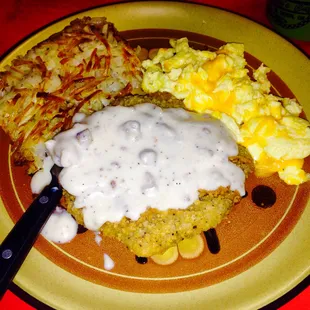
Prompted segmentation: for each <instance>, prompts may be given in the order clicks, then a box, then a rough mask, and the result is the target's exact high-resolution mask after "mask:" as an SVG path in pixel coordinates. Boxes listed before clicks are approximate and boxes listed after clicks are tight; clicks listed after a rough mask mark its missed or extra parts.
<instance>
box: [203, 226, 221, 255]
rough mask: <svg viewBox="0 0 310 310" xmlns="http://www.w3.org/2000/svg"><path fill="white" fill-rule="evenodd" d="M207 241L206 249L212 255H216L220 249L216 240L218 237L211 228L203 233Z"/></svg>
mask: <svg viewBox="0 0 310 310" xmlns="http://www.w3.org/2000/svg"><path fill="white" fill-rule="evenodd" d="M203 233H204V235H205V238H206V241H207V245H208V249H209V251H210V252H211V253H212V254H217V253H218V252H219V251H220V249H221V246H220V242H219V239H218V236H217V234H216V230H215V229H214V228H211V229H209V230H207V231H204V232H203Z"/></svg>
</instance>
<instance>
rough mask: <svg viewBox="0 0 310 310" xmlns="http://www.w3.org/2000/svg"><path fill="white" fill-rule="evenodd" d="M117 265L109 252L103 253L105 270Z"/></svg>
mask: <svg viewBox="0 0 310 310" xmlns="http://www.w3.org/2000/svg"><path fill="white" fill-rule="evenodd" d="M114 266H115V263H114V261H113V259H112V258H111V257H110V256H109V255H108V254H103V267H104V269H105V270H112V269H113V268H114Z"/></svg>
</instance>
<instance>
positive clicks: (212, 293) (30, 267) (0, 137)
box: [0, 2, 310, 309]
mask: <svg viewBox="0 0 310 310" xmlns="http://www.w3.org/2000/svg"><path fill="white" fill-rule="evenodd" d="M86 15H87V16H106V17H108V19H109V21H112V22H114V23H115V25H116V27H117V28H118V29H119V30H120V31H123V35H124V36H125V37H126V38H127V39H128V40H129V41H130V42H131V43H132V44H133V45H136V44H140V45H142V46H146V47H158V46H162V45H167V40H168V38H171V37H182V36H187V37H189V39H190V41H191V44H192V45H193V46H195V47H198V48H206V47H210V48H216V47H219V46H220V45H221V44H222V43H223V41H230V42H232V41H234V42H243V43H244V44H245V48H246V51H247V52H248V54H246V58H247V61H248V63H249V68H257V67H258V65H259V64H260V62H261V61H262V62H264V63H265V64H266V65H268V66H269V67H271V68H272V70H273V72H272V74H270V80H271V82H272V85H273V92H274V93H276V94H280V95H282V96H289V97H294V96H295V97H296V98H297V99H298V100H299V102H300V103H301V104H303V106H304V108H305V112H306V114H307V115H308V117H309V115H310V104H309V102H307V100H308V90H309V76H310V68H309V62H308V59H307V57H305V56H304V55H303V54H302V53H301V52H299V51H298V50H297V49H296V48H294V47H293V46H292V45H291V44H290V43H288V42H287V41H285V40H284V39H282V38H281V37H279V36H278V35H276V34H275V33H273V32H271V31H270V30H268V29H266V28H264V27H262V26H260V25H258V24H256V23H254V22H251V21H249V20H247V19H245V18H242V17H240V16H237V15H234V14H231V13H228V12H225V11H222V10H218V9H214V8H209V7H205V6H200V5H193V4H185V3H176V2H137V3H126V4H119V5H111V6H106V7H102V8H96V9H93V10H90V11H86V12H83V13H80V14H78V15H75V16H72V17H70V18H67V19H64V20H62V21H60V22H57V23H55V24H53V25H52V26H49V27H48V28H46V29H44V30H42V31H40V32H39V33H37V34H36V35H34V36H32V37H31V38H30V39H28V40H27V41H25V42H24V43H23V44H21V45H20V46H19V47H18V48H16V49H15V50H14V51H13V52H12V53H11V54H9V55H8V56H7V57H6V58H5V59H4V60H3V61H2V63H1V65H0V69H3V68H4V66H5V65H7V64H9V63H10V61H11V60H12V59H13V58H15V57H16V56H17V55H19V54H24V53H25V52H26V51H27V50H28V49H30V48H31V47H32V46H33V45H35V44H36V43H38V42H40V41H42V40H43V39H45V38H47V37H49V36H50V35H51V34H53V33H55V32H57V31H60V30H62V29H63V28H64V26H65V25H67V24H68V23H69V22H70V21H71V20H72V19H74V18H76V17H82V16H86ZM154 29H156V30H154ZM167 29H170V30H167ZM171 29H173V30H171ZM215 38H216V39H215ZM258 59H259V60H258ZM0 145H1V150H2V152H1V155H0V156H1V157H0V165H1V167H0V176H1V178H0V195H1V197H2V201H3V203H2V204H1V206H0V238H1V239H3V238H4V236H5V235H6V234H7V232H8V231H9V229H10V228H11V227H12V226H13V222H16V220H17V219H18V218H19V216H20V215H21V214H22V212H23V211H24V209H25V207H26V206H28V205H29V203H30V202H31V199H32V197H31V193H30V189H29V177H28V176H27V175H26V173H25V170H24V169H23V168H21V167H13V166H12V165H11V162H10V156H9V150H10V149H9V141H8V139H7V137H5V135H4V134H3V132H1V133H0ZM306 168H307V170H308V171H309V170H310V160H309V159H308V160H307V161H306ZM259 184H263V185H267V186H270V187H271V188H273V189H274V190H275V192H276V194H277V202H276V204H275V205H274V206H273V207H272V208H269V209H260V208H258V207H256V206H254V204H253V203H252V202H251V195H250V193H251V190H252V189H253V188H254V187H255V186H257V185H259ZM246 187H247V191H248V193H249V195H248V197H247V198H245V199H243V201H242V202H241V203H240V204H239V205H238V206H236V207H235V208H234V209H233V211H232V212H231V214H230V215H229V217H228V219H227V220H225V221H224V222H223V223H221V225H220V226H219V227H218V228H217V233H218V236H219V239H220V243H221V251H220V253H219V254H217V255H212V254H211V253H209V252H208V251H207V250H205V251H204V252H203V254H202V255H201V256H200V257H199V258H197V259H194V260H183V259H182V258H179V259H178V260H177V261H176V262H175V263H174V264H173V265H171V266H169V267H165V266H159V265H156V264H154V263H153V262H151V261H149V262H148V263H147V264H146V265H139V264H138V263H137V262H136V261H135V258H134V255H133V254H131V253H129V252H128V251H127V250H126V249H125V247H124V246H122V245H121V244H120V243H118V242H116V241H113V240H111V239H103V241H102V244H101V246H100V247H98V246H97V245H96V243H95V241H94V235H93V233H92V232H90V231H88V232H86V233H84V234H81V235H79V236H78V237H77V238H76V239H75V240H74V241H73V242H72V243H70V244H66V245H61V246H59V245H54V244H52V243H49V242H47V241H46V240H45V239H44V238H42V237H40V238H39V239H38V241H37V243H36V245H35V248H34V249H33V250H32V251H31V253H30V255H29V257H28V258H27V259H26V261H25V263H24V265H23V266H22V268H21V270H20V272H19V273H18V274H17V276H16V278H15V283H16V284H17V285H18V286H20V287H21V288H22V289H24V290H25V291H27V292H28V293H30V294H31V295H33V296H34V297H35V298H37V299H39V300H40V301H42V302H44V303H46V304H48V305H50V306H52V307H54V308H57V309H101V308H103V309H139V308H144V309H176V308H178V309H193V308H197V309H206V308H208V309H223V308H225V309H257V308H259V307H261V306H263V305H265V304H267V303H269V302H271V301H272V300H274V299H276V298H278V297H279V296H281V295H283V294H284V293H285V292H287V291H288V290H290V289H291V288H292V287H294V286H295V285H296V284H298V283H299V282H300V281H302V280H303V279H304V278H305V277H306V276H307V275H308V274H309V257H310V248H309V246H308V237H309V235H310V226H309V218H310V208H309V189H310V184H309V183H308V184H303V185H302V186H299V187H295V186H287V185H285V184H283V183H282V182H280V181H279V179H278V178H277V177H276V176H273V177H270V178H265V179H257V178H255V177H253V176H252V177H251V178H250V179H249V180H248V182H247V184H246ZM104 252H106V253H108V254H109V255H110V256H111V257H112V258H113V259H114V261H115V263H116V266H115V269H113V270H112V271H110V272H108V271H105V270H104V269H103V253H104ZM156 293H160V294H156Z"/></svg>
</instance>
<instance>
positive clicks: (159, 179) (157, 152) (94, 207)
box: [46, 103, 245, 230]
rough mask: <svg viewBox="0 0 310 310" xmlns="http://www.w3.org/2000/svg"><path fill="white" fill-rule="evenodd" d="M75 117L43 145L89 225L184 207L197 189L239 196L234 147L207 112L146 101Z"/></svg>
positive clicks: (241, 188) (195, 196)
mask: <svg viewBox="0 0 310 310" xmlns="http://www.w3.org/2000/svg"><path fill="white" fill-rule="evenodd" d="M80 119H81V123H76V124H75V125H74V127H73V128H72V129H70V130H67V131H65V132H62V133H60V134H58V135H57V136H56V137H55V138H54V139H53V140H50V141H48V142H46V147H47V149H48V151H49V153H50V155H51V156H52V158H53V161H54V162H55V164H57V165H59V166H62V167H64V169H63V170H62V171H61V173H60V176H59V180H60V183H61V185H62V186H63V187H64V188H65V189H66V190H67V191H68V192H69V193H70V194H72V195H74V196H75V197H76V199H75V203H74V205H75V207H76V208H82V210H83V216H84V223H85V226H86V227H87V228H88V229H91V230H97V229H98V228H99V227H100V226H101V225H102V224H104V223H105V222H107V221H111V222H117V221H120V220H121V219H122V218H123V217H124V216H126V217H127V218H130V219H132V220H137V219H138V218H139V217H140V215H141V214H142V213H143V212H144V211H146V209H147V208H148V207H153V208H157V209H158V210H168V209H169V208H175V209H185V208H187V207H188V206H189V205H190V204H192V203H193V202H194V201H195V200H196V199H198V189H206V190H215V189H217V188H219V187H220V186H225V187H226V186H230V188H231V189H232V190H238V191H239V193H240V194H241V195H244V193H245V191H244V180H245V177H244V173H243V171H242V170H241V169H240V168H239V167H237V166H236V165H234V164H232V163H231V162H230V161H229V160H228V157H229V156H235V155H237V153H238V147H237V145H236V143H235V141H234V139H233V138H232V137H231V135H230V134H229V132H228V130H227V129H226V127H225V125H223V124H222V123H221V122H220V121H219V120H216V119H214V118H212V117H210V116H208V115H197V114H195V113H190V112H186V111H185V110H183V109H166V110H162V109H161V108H159V107H157V106H155V105H153V104H149V103H145V104H141V105H137V106H134V107H121V106H116V107H112V106H110V107H106V108H105V109H104V110H102V111H100V112H96V113H94V114H92V115H91V116H88V117H85V118H80Z"/></svg>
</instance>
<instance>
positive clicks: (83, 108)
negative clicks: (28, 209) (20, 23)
mask: <svg viewBox="0 0 310 310" xmlns="http://www.w3.org/2000/svg"><path fill="white" fill-rule="evenodd" d="M141 80H142V71H141V62H140V60H139V59H138V57H137V55H136V54H135V52H134V50H133V49H132V48H131V47H130V46H129V45H128V44H127V43H126V42H125V41H124V40H123V39H122V38H121V37H120V36H119V34H118V32H117V30H116V29H115V28H114V26H113V24H111V23H109V22H107V21H106V19H105V18H90V17H84V18H83V19H76V20H74V21H72V22H71V23H70V25H69V26H67V27H65V28H64V29H63V30H62V31H61V32H59V33H56V34H54V35H52V36H51V37H50V38H48V39H47V40H45V41H43V42H41V43H39V44H38V45H37V46H35V47H33V48H32V49H31V50H29V51H28V52H27V54H26V55H25V56H22V57H18V58H17V59H15V60H13V61H12V64H11V65H10V66H8V67H7V68H6V71H4V72H0V126H1V127H2V128H3V129H4V131H5V132H6V133H7V134H8V135H9V137H10V139H11V141H12V144H13V158H14V161H15V164H26V165H28V172H29V173H30V174H31V173H34V172H36V171H37V170H38V169H39V168H41V167H42V158H44V147H43V143H44V142H45V141H47V140H49V139H52V138H53V137H54V136H55V135H56V134H57V133H59V132H60V131H63V130H66V129H69V128H70V127H71V125H72V117H73V116H74V114H75V113H77V112H82V113H86V114H91V113H92V112H94V111H98V110H101V109H102V108H103V107H104V106H105V105H107V104H109V102H110V100H111V99H113V98H115V97H117V96H123V95H126V94H128V93H131V92H134V91H135V90H136V89H139V87H140V84H141ZM40 145H41V146H42V147H41V148H40Z"/></svg>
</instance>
